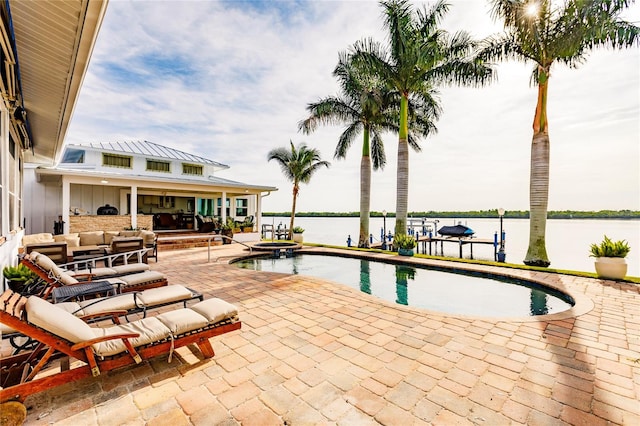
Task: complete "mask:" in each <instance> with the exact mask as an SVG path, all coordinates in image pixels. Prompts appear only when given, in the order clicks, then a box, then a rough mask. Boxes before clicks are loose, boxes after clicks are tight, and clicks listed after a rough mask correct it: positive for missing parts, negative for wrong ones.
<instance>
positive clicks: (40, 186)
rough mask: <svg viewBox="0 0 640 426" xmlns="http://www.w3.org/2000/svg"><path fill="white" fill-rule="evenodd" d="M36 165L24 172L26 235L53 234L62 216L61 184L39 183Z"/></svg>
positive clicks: (26, 167) (28, 166)
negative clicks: (54, 224) (55, 223)
mask: <svg viewBox="0 0 640 426" xmlns="http://www.w3.org/2000/svg"><path fill="white" fill-rule="evenodd" d="M35 167H36V166H35V165H33V164H27V165H26V166H25V170H24V188H25V191H24V212H25V218H24V219H25V233H26V234H38V233H41V232H51V233H53V223H54V222H55V221H57V220H58V216H60V215H61V214H62V188H61V187H60V184H59V183H53V182H38V181H37V177H36V173H35Z"/></svg>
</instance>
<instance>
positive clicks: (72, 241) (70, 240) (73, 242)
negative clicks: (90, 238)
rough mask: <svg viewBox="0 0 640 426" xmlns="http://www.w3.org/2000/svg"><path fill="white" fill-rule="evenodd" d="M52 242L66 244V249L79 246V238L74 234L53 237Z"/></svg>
mask: <svg viewBox="0 0 640 426" xmlns="http://www.w3.org/2000/svg"><path fill="white" fill-rule="evenodd" d="M53 239H54V241H56V242H61V243H62V242H64V243H67V247H79V246H80V237H79V236H78V234H77V233H75V234H64V235H54V236H53Z"/></svg>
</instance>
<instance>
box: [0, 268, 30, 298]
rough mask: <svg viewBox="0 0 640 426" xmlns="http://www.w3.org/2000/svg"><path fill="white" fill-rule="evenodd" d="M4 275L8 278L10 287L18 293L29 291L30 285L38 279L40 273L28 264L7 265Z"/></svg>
mask: <svg viewBox="0 0 640 426" xmlns="http://www.w3.org/2000/svg"><path fill="white" fill-rule="evenodd" d="M2 275H3V276H4V277H5V278H6V279H7V284H8V285H9V288H10V289H11V290H13V291H15V292H16V293H20V294H23V292H28V290H29V286H31V285H32V284H35V283H36V282H37V281H38V275H37V274H36V273H35V272H33V271H32V270H31V269H29V268H27V267H26V266H24V265H22V264H19V265H18V266H5V267H4V268H3V269H2Z"/></svg>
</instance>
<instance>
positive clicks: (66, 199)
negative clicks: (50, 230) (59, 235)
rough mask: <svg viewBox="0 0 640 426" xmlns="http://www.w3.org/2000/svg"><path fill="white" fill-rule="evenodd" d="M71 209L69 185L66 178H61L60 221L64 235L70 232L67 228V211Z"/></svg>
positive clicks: (68, 227)
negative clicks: (62, 224)
mask: <svg viewBox="0 0 640 426" xmlns="http://www.w3.org/2000/svg"><path fill="white" fill-rule="evenodd" d="M70 208H71V183H70V182H69V179H68V178H67V177H66V176H64V175H63V176H62V221H63V222H64V232H63V233H64V234H68V233H69V232H71V230H70V226H69V209H70Z"/></svg>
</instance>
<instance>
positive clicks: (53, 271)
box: [31, 251, 78, 285]
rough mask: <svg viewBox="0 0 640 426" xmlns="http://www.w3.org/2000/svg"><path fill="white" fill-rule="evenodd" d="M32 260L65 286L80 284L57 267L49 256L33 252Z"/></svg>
mask: <svg viewBox="0 0 640 426" xmlns="http://www.w3.org/2000/svg"><path fill="white" fill-rule="evenodd" d="M31 259H32V260H33V261H35V263H36V265H38V266H39V267H41V268H42V269H44V270H45V271H47V272H48V273H49V275H51V276H53V277H54V278H57V279H59V280H60V282H62V283H63V284H65V285H72V284H77V283H78V280H77V279H75V278H73V277H72V276H71V275H70V274H69V273H68V272H67V271H64V270H63V269H62V268H60V267H59V266H58V265H56V264H55V262H54V261H53V260H51V258H50V257H49V256H47V255H45V254H42V253H38V252H35V251H33V252H31Z"/></svg>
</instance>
